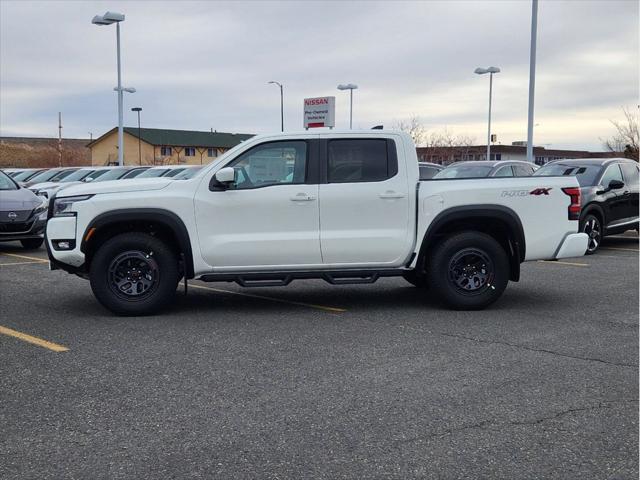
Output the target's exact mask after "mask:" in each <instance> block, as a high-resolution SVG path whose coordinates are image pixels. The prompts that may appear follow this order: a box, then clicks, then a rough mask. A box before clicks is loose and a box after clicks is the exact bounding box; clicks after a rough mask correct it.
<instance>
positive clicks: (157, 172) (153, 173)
mask: <svg viewBox="0 0 640 480" xmlns="http://www.w3.org/2000/svg"><path fill="white" fill-rule="evenodd" d="M168 171H169V169H168V168H150V169H149V170H147V171H146V172H142V173H141V174H140V175H138V178H154V177H159V176H161V175H162V174H163V173H166V172H168Z"/></svg>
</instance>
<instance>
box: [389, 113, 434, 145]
mask: <svg viewBox="0 0 640 480" xmlns="http://www.w3.org/2000/svg"><path fill="white" fill-rule="evenodd" d="M394 128H395V129H396V130H401V131H403V132H406V133H408V134H409V135H410V136H411V138H412V140H413V143H414V144H415V145H416V147H419V146H422V145H423V143H424V141H425V137H426V133H427V131H426V129H425V128H424V125H422V124H421V123H420V118H419V117H418V116H417V115H413V116H412V117H411V118H410V119H409V120H400V121H399V122H396V123H395V125H394Z"/></svg>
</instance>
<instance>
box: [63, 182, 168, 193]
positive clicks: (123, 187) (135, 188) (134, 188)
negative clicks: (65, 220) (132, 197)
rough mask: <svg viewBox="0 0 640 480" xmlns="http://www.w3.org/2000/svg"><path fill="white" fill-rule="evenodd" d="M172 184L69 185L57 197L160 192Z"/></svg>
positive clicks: (99, 183)
mask: <svg viewBox="0 0 640 480" xmlns="http://www.w3.org/2000/svg"><path fill="white" fill-rule="evenodd" d="M172 182H173V180H171V179H164V178H141V179H139V180H138V179H135V178H133V179H131V180H109V181H106V182H90V183H81V184H80V185H71V186H69V187H68V188H64V189H63V190H61V191H60V192H59V194H58V197H72V196H74V195H95V194H99V193H122V192H144V191H148V190H161V189H163V188H165V187H166V186H167V185H169V184H170V183H172Z"/></svg>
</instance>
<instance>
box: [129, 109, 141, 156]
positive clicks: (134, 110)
mask: <svg viewBox="0 0 640 480" xmlns="http://www.w3.org/2000/svg"><path fill="white" fill-rule="evenodd" d="M131 111H132V112H138V163H139V164H140V165H142V145H141V143H140V112H141V111H142V108H141V107H133V108H132V109H131Z"/></svg>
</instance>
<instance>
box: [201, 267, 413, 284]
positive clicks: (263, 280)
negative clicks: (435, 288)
mask: <svg viewBox="0 0 640 480" xmlns="http://www.w3.org/2000/svg"><path fill="white" fill-rule="evenodd" d="M406 271H407V270H404V269H387V270H315V271H282V272H238V273H226V272H225V273H207V274H205V275H202V276H201V277H200V280H202V281H205V282H236V283H237V284H238V285H240V286H242V287H282V286H285V285H289V284H290V283H291V282H292V281H293V280H302V279H305V280H308V279H322V280H324V281H325V282H327V283H330V284H332V285H348V284H361V283H374V282H376V281H377V280H378V279H379V278H381V277H399V276H402V274H403V273H405V272H406Z"/></svg>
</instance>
